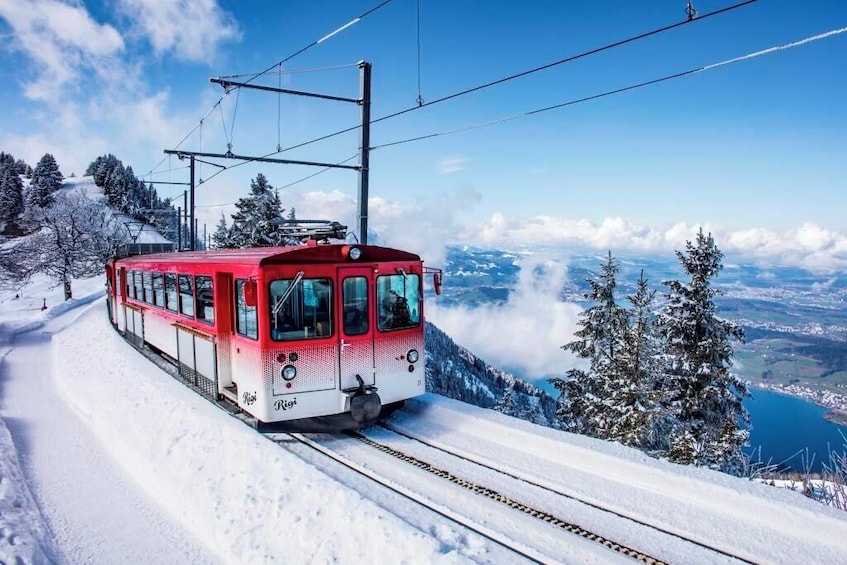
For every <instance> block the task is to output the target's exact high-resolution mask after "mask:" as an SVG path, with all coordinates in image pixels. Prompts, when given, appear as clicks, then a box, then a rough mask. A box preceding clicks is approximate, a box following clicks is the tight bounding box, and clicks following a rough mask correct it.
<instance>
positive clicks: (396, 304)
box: [376, 273, 421, 331]
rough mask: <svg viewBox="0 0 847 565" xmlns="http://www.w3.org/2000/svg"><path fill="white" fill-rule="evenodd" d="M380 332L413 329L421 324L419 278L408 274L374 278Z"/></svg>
mask: <svg viewBox="0 0 847 565" xmlns="http://www.w3.org/2000/svg"><path fill="white" fill-rule="evenodd" d="M376 299H377V304H378V306H379V318H378V321H377V327H378V328H379V330H380V331H386V330H399V329H403V328H413V327H415V326H417V325H418V324H420V323H421V315H420V305H421V304H420V303H421V295H420V276H418V275H415V274H409V273H401V274H397V275H383V276H379V277H377V278H376Z"/></svg>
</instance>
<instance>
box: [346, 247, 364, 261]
mask: <svg viewBox="0 0 847 565" xmlns="http://www.w3.org/2000/svg"><path fill="white" fill-rule="evenodd" d="M347 256H348V257H350V259H352V260H353V261H358V260H359V257H361V256H362V250H361V249H359V248H358V247H351V248H350V251H348V252H347Z"/></svg>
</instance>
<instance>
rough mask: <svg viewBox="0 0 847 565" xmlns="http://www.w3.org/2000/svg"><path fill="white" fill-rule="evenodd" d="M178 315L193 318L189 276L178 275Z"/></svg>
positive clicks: (191, 287)
mask: <svg viewBox="0 0 847 565" xmlns="http://www.w3.org/2000/svg"><path fill="white" fill-rule="evenodd" d="M179 313H180V314H182V315H183V316H188V317H190V318H193V317H194V285H193V284H192V280H191V276H190V275H179Z"/></svg>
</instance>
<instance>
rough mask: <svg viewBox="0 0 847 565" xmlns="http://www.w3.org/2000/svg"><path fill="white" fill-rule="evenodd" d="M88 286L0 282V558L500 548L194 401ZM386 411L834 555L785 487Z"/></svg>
mask: <svg viewBox="0 0 847 565" xmlns="http://www.w3.org/2000/svg"><path fill="white" fill-rule="evenodd" d="M15 293H19V297H18V298H14V296H15ZM102 295H103V281H102V280H100V279H92V280H89V281H75V282H74V296H76V297H78V298H76V299H74V300H73V301H71V302H70V303H62V302H61V289H53V290H49V289H48V288H47V284H46V282H45V281H35V282H33V283H32V284H29V285H27V287H26V288H23V289H16V290H13V291H10V292H5V293H2V294H0V344H2V345H0V347H2V352H0V354H1V355H3V360H2V365H0V417H2V421H0V562H3V563H9V562H12V563H13V562H16V561H15V560H16V559H20V562H22V563H42V562H60V563H61V562H65V563H121V562H143V563H218V562H224V563H268V562H295V563H299V562H341V563H362V562H374V563H384V562H390V563H396V562H412V563H430V562H448V563H452V562H464V561H482V562H490V561H497V560H498V559H497V555H502V553H500V554H498V553H496V552H495V551H494V550H488V549H487V548H486V546H485V543H487V542H484V541H480V539H479V538H475V537H473V536H467V535H457V533H456V531H454V530H451V529H450V528H449V527H445V526H444V523H443V521H441V522H436V521H435V519H434V518H431V517H429V516H428V515H424V511H423V510H420V511H419V512H421V514H422V515H420V516H411V517H410V516H409V514H408V511H407V514H405V515H401V514H400V513H398V512H396V510H395V508H394V506H393V505H392V504H391V503H390V501H386V500H385V499H384V498H381V497H377V496H375V495H374V493H373V492H372V491H371V490H369V488H368V487H366V486H364V487H362V488H359V489H357V488H356V487H355V486H351V484H352V481H348V482H347V483H346V484H342V482H339V481H337V480H335V479H334V478H333V477H331V476H330V475H329V474H327V473H325V472H324V470H322V469H321V468H319V467H317V466H315V465H313V464H310V463H308V462H306V461H304V459H302V458H301V457H298V456H297V455H296V454H295V452H293V451H290V450H286V449H283V448H281V447H280V446H278V445H275V444H273V443H271V442H269V441H267V440H265V439H264V438H262V437H261V436H260V435H258V434H257V433H256V432H255V431H252V430H251V429H249V428H248V427H247V426H244V425H243V424H241V423H239V422H238V421H237V420H236V419H234V418H231V417H230V416H228V415H227V414H226V413H225V412H223V411H221V410H219V409H217V408H216V407H215V406H213V405H212V404H210V403H209V402H207V401H205V400H203V399H202V398H200V397H199V396H197V395H196V394H195V393H193V392H192V391H190V390H189V389H187V388H185V387H184V386H183V385H181V384H180V383H179V382H177V381H176V380H174V379H173V378H171V377H170V376H168V375H167V374H165V373H163V372H161V371H160V370H159V369H157V368H156V367H155V366H154V365H153V364H151V363H150V362H149V361H147V360H146V359H144V358H143V357H141V356H140V355H139V354H138V353H137V352H136V351H135V350H133V349H132V348H131V347H130V346H129V345H128V344H126V343H125V342H124V341H123V340H121V339H120V338H119V336H118V335H117V334H115V332H114V331H113V330H112V329H111V327H110V326H109V324H108V322H107V319H106V314H105V305H104V302H103V299H102ZM43 299H46V302H47V306H48V308H47V310H45V311H43V312H42V311H41V309H40V307H41V306H42V303H43ZM393 421H395V422H396V423H397V425H399V426H402V427H404V428H405V429H407V430H408V431H410V432H413V433H415V434H421V435H424V436H427V437H431V438H438V439H439V441H441V442H443V443H445V444H455V446H458V447H459V448H461V449H462V450H464V451H466V452H469V453H472V454H474V455H475V456H477V457H481V458H487V459H490V460H501V461H502V460H507V461H508V462H509V466H510V468H513V469H515V470H519V471H521V472H544V473H550V472H551V471H550V469H555V468H556V467H555V465H554V463H555V464H556V465H563V464H567V466H568V467H569V468H570V471H569V472H568V475H567V476H564V475H562V476H552V477H549V480H550V481H551V482H554V483H559V484H560V485H563V486H564V487H566V488H568V489H569V490H571V491H575V492H578V493H580V494H581V495H582V496H585V497H588V498H590V499H591V500H592V501H595V502H597V501H603V500H606V501H608V500H614V501H616V508H617V509H622V510H625V511H627V512H630V513H639V514H644V513H646V514H647V515H649V516H652V517H653V518H654V519H655V520H656V521H658V522H661V523H665V524H667V523H671V524H673V523H675V524H676V526H675V527H676V528H677V529H681V530H685V531H700V532H701V534H702V535H703V536H704V537H707V538H711V539H719V540H721V543H726V544H731V543H735V544H737V545H738V546H739V547H746V548H748V550H749V551H750V552H752V554H753V555H755V556H756V557H757V558H756V559H754V560H755V561H758V562H774V563H775V562H785V563H796V562H799V561H800V560H801V559H802V560H804V561H805V562H809V563H822V562H834V561H837V560H838V556H839V555H840V556H842V557H843V556H845V555H847V513H844V512H840V511H837V510H834V509H832V508H827V507H825V506H822V505H820V504H818V503H815V502H813V501H811V500H809V499H806V498H805V497H803V496H802V495H800V494H797V493H793V492H787V491H782V490H780V489H776V488H773V487H768V486H765V485H759V484H755V483H753V482H750V481H745V480H741V479H735V478H732V477H728V476H725V475H721V474H719V473H714V472H709V471H706V470H702V469H691V468H686V467H680V466H676V465H671V464H667V463H664V462H661V461H655V460H651V459H649V458H646V457H645V456H643V455H642V454H640V453H639V452H637V451H634V450H630V449H627V448H623V447H621V446H619V445H614V444H609V443H605V442H600V441H595V440H591V439H588V438H584V437H579V436H573V435H571V434H565V433H561V432H557V431H554V430H549V429H544V428H538V427H536V426H534V425H532V424H528V423H526V422H517V421H514V422H512V421H510V420H509V419H508V418H507V417H505V416H503V415H501V414H498V413H494V412H491V411H487V410H482V409H477V408H474V407H471V406H466V405H461V404H459V403H456V402H454V401H450V400H447V399H443V398H441V397H437V396H433V395H427V396H424V397H422V398H420V399H417V400H415V401H414V402H411V403H410V405H409V407H408V408H407V409H405V410H404V411H402V412H400V413H398V414H397V415H396V416H395V418H393ZM436 488H437V487H436ZM444 488H445V490H446V488H447V487H444ZM411 512H415V511H414V510H412V511H411ZM722 516H725V517H730V518H731V519H726V520H724V519H723V518H722ZM601 526H602V524H601ZM574 545H575V546H577V545H578V544H577V543H574ZM574 551H575V553H574V555H575V557H574V559H575V560H577V561H595V562H597V561H598V559H597V556H596V554H597V548H594V549H592V550H591V551H590V552H587V553H585V554H584V555H583V554H580V553H578V552H576V550H574ZM675 557H676V559H675V561H678V562H686V560H687V557H689V556H686V555H676V556H675ZM610 558H611V554H610ZM600 561H602V559H601V560H600Z"/></svg>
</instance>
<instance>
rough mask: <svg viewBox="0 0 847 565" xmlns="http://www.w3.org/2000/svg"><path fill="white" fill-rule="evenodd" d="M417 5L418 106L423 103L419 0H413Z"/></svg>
mask: <svg viewBox="0 0 847 565" xmlns="http://www.w3.org/2000/svg"><path fill="white" fill-rule="evenodd" d="M415 4H416V5H417V12H418V17H417V19H416V20H417V24H418V100H417V102H418V106H422V105H423V103H424V99H423V94H422V93H421V0H415Z"/></svg>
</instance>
